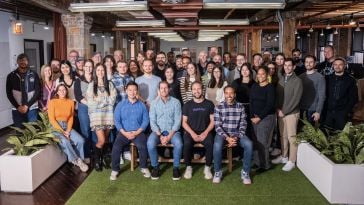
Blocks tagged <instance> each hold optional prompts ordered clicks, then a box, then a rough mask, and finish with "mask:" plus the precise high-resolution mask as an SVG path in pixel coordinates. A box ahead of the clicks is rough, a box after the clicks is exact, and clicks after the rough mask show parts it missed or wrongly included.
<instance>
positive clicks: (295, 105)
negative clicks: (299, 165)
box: [272, 58, 303, 172]
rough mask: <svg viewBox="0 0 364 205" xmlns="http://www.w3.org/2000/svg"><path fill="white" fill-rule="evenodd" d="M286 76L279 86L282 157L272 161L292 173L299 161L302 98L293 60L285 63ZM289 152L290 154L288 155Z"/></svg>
mask: <svg viewBox="0 0 364 205" xmlns="http://www.w3.org/2000/svg"><path fill="white" fill-rule="evenodd" d="M283 68H284V75H283V76H280V78H279V81H278V85H277V115H278V125H279V131H280V133H281V143H282V145H281V147H282V155H281V156H279V157H277V158H276V159H274V160H272V163H273V164H280V163H285V165H284V167H283V168H282V170H283V171H287V172H288V171H291V170H292V169H293V168H294V167H295V162H296V159H297V145H296V144H295V141H296V133H297V123H298V120H299V117H300V109H299V103H300V100H301V97H302V92H303V86H302V80H301V79H300V78H299V77H297V76H296V74H295V73H294V72H293V71H294V69H295V65H293V60H292V58H287V59H286V60H285V62H284V66H283ZM288 150H289V154H288Z"/></svg>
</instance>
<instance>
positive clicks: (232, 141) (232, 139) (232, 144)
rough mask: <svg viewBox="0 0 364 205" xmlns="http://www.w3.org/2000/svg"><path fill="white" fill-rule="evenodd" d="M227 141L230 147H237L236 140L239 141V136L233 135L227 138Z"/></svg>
mask: <svg viewBox="0 0 364 205" xmlns="http://www.w3.org/2000/svg"><path fill="white" fill-rule="evenodd" d="M226 141H227V142H228V145H227V146H228V147H235V146H236V142H237V138H236V137H234V136H232V137H228V138H226Z"/></svg>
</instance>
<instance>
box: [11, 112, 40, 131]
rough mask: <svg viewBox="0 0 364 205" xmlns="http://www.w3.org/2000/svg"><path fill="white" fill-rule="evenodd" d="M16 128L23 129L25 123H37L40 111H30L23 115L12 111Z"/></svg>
mask: <svg viewBox="0 0 364 205" xmlns="http://www.w3.org/2000/svg"><path fill="white" fill-rule="evenodd" d="M12 115H13V121H14V126H15V127H19V128H24V127H23V124H22V123H23V122H35V121H37V118H38V109H32V110H29V111H28V112H27V113H25V114H22V113H20V112H19V111H18V110H12Z"/></svg>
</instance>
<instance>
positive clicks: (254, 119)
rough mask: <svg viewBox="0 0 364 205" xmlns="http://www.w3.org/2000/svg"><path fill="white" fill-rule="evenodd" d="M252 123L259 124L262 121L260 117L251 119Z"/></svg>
mask: <svg viewBox="0 0 364 205" xmlns="http://www.w3.org/2000/svg"><path fill="white" fill-rule="evenodd" d="M251 121H252V123H253V124H258V123H259V122H260V121H261V119H260V117H254V118H251Z"/></svg>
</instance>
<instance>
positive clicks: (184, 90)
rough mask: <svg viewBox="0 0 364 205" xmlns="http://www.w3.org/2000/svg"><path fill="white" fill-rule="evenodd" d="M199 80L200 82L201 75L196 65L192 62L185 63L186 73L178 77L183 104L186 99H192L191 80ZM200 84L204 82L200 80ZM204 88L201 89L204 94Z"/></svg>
mask: <svg viewBox="0 0 364 205" xmlns="http://www.w3.org/2000/svg"><path fill="white" fill-rule="evenodd" d="M195 81H199V82H202V79H201V75H200V72H199V70H198V69H197V67H196V65H195V64H193V63H189V64H188V65H187V74H186V76H184V77H181V78H180V91H181V96H182V102H183V104H186V103H187V102H188V101H190V100H192V88H191V85H192V83H193V82H195ZM202 84H205V83H204V82H202ZM205 91H206V90H205V88H204V90H203V95H204V94H205Z"/></svg>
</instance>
